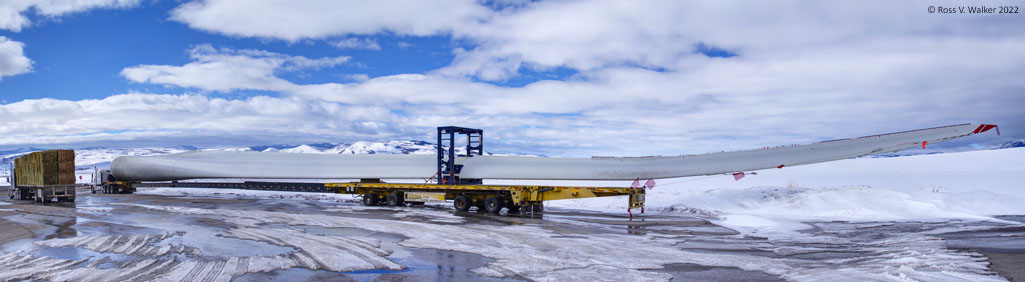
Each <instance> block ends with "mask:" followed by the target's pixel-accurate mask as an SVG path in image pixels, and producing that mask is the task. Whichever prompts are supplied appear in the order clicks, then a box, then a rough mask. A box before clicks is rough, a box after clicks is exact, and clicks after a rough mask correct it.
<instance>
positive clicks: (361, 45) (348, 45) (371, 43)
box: [331, 38, 381, 50]
mask: <svg viewBox="0 0 1025 282" xmlns="http://www.w3.org/2000/svg"><path fill="white" fill-rule="evenodd" d="M331 45H333V46H335V47H338V48H339V49H366V50H381V45H378V44H377V41H376V40H373V39H370V38H363V39H359V38H346V39H342V40H338V41H335V42H334V43H331Z"/></svg>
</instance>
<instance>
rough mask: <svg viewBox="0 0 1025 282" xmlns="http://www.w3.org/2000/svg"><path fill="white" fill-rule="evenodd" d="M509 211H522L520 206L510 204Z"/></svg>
mask: <svg viewBox="0 0 1025 282" xmlns="http://www.w3.org/2000/svg"><path fill="white" fill-rule="evenodd" d="M508 209H509V213H520V206H509V207H508Z"/></svg>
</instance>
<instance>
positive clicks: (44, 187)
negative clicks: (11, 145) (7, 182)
mask: <svg viewBox="0 0 1025 282" xmlns="http://www.w3.org/2000/svg"><path fill="white" fill-rule="evenodd" d="M10 174H11V186H10V188H9V189H8V192H9V195H10V198H11V199H12V200H34V201H36V202H40V203H47V202H51V201H53V200H57V201H58V202H74V201H75V189H76V185H75V151H74V150H48V151H41V152H33V153H29V154H26V155H24V156H21V157H19V158H17V159H14V165H13V166H11V173H10Z"/></svg>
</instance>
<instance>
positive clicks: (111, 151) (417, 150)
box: [0, 140, 532, 175]
mask: <svg viewBox="0 0 1025 282" xmlns="http://www.w3.org/2000/svg"><path fill="white" fill-rule="evenodd" d="M42 150H45V149H40V148H22V149H17V150H10V151H0V171H4V172H6V171H7V170H9V167H8V164H9V163H10V162H11V161H13V160H14V159H15V158H17V157H20V156H22V155H24V154H27V153H30V152H35V151H42ZM196 150H202V151H256V152H280V153H296V154H435V153H437V150H436V148H435V145H434V144H432V143H428V142H426V141H415V140H414V141H387V142H367V141H359V142H354V143H352V144H344V143H339V144H336V143H319V144H301V145H285V144H278V145H261V146H252V147H241V148H196V147H193V146H175V147H166V148H103V147H89V148H81V149H76V150H75V164H77V165H78V169H92V168H94V167H95V168H100V169H106V168H109V167H110V162H111V161H113V160H114V158H117V157H120V156H155V155H168V154H177V153H182V152H187V151H196ZM465 151H466V150H465V148H462V147H458V148H456V152H457V153H465ZM484 154H485V155H494V154H492V153H489V152H484ZM518 155H519V154H518ZM520 156H532V155H520ZM3 174H4V173H2V172H0V175H3Z"/></svg>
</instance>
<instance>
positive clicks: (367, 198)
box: [363, 193, 378, 207]
mask: <svg viewBox="0 0 1025 282" xmlns="http://www.w3.org/2000/svg"><path fill="white" fill-rule="evenodd" d="M377 201H378V199H377V194H374V193H367V194H364V195H363V205H364V206H368V207H372V206H376V205H377Z"/></svg>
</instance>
